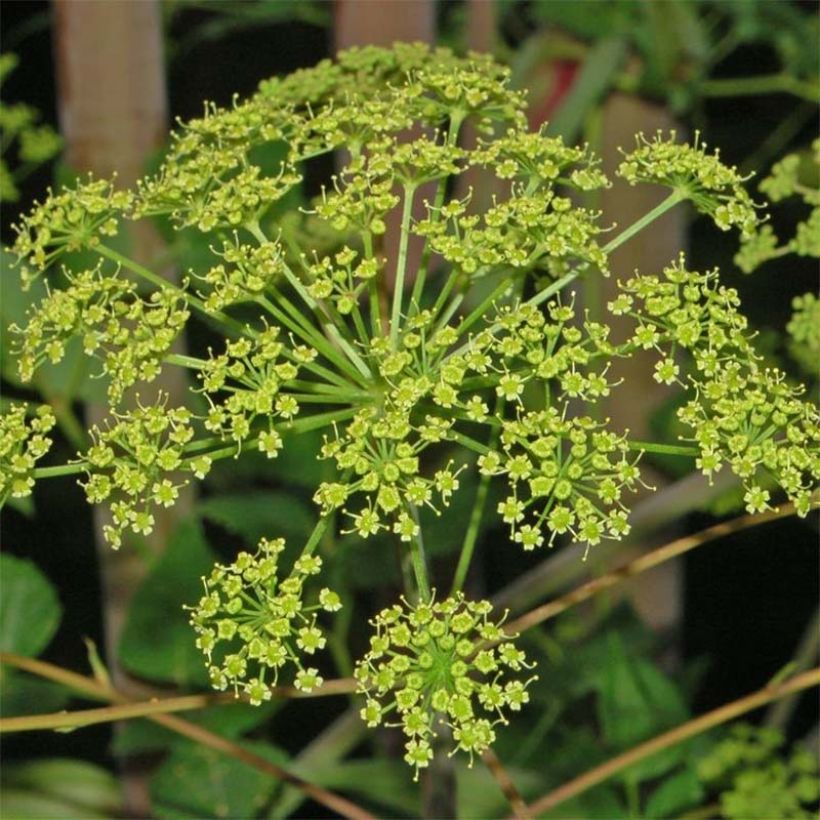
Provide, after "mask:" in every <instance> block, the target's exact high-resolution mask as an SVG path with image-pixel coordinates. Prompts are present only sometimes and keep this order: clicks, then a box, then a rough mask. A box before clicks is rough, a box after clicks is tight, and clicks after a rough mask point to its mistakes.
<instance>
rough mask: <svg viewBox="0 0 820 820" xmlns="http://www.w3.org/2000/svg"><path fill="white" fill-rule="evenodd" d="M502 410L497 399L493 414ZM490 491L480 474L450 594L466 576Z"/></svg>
mask: <svg viewBox="0 0 820 820" xmlns="http://www.w3.org/2000/svg"><path fill="white" fill-rule="evenodd" d="M503 410H504V402H503V399H499V400H498V403H497V406H496V410H495V414H496V416H500V415H501V413H502V412H503ZM498 434H499V428H495V429H494V430H493V433H492V436H491V437H490V441H489V442H488V444H489V449H490V450H493V449H495V446H496V443H497V441H498ZM489 491H490V476H489V475H487V474H482V476H481V480H480V481H479V484H478V489H477V490H476V494H475V503H474V504H473V509H472V512H471V513H470V521H469V523H468V524H467V532H466V533H465V534H464V541H463V542H462V544H461V554H460V555H459V557H458V565H457V566H456V571H455V575H454V576H453V586H452V587H451V588H450V595H451V596H453V595H455V594H456V593H457V592H461V590H462V588H463V587H464V581H465V580H466V578H467V571H468V570H469V568H470V562H471V561H472V560H473V552H474V551H475V545H476V542H477V541H478V531H479V528H480V527H481V519H482V517H483V515H484V508H485V507H486V505H487V495H488V494H489Z"/></svg>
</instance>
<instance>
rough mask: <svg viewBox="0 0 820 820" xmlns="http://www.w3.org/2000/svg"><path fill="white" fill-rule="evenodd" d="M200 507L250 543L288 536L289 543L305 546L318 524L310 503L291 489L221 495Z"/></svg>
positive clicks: (213, 519) (218, 522)
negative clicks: (303, 500)
mask: <svg viewBox="0 0 820 820" xmlns="http://www.w3.org/2000/svg"><path fill="white" fill-rule="evenodd" d="M197 511H198V512H199V514H200V515H201V516H202V517H203V518H207V519H208V520H209V521H212V522H213V523H215V524H219V525H220V526H222V527H224V528H225V529H226V530H228V532H232V533H234V534H236V535H239V536H241V538H242V539H243V540H244V541H245V542H246V543H247V544H248V546H251V547H253V546H256V544H257V542H258V541H259V539H260V538H284V539H286V540H287V541H288V546H292V547H298V548H299V549H300V550H301V547H302V546H303V545H304V544H303V542H304V541H305V540H306V539H307V536H308V535H309V534H310V531H311V530H312V529H313V527H314V525H315V524H316V516H315V515H314V514H313V511H312V510H309V509H308V507H307V505H306V504H304V503H303V502H302V501H300V500H299V499H298V498H295V497H294V496H292V495H289V494H287V493H280V492H274V491H270V492H256V493H248V494H243V495H219V496H215V497H213V498H207V499H205V500H204V501H201V502H200V503H199V505H198V506H197Z"/></svg>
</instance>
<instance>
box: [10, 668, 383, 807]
mask: <svg viewBox="0 0 820 820" xmlns="http://www.w3.org/2000/svg"><path fill="white" fill-rule="evenodd" d="M0 663H5V664H8V665H10V666H16V667H17V668H19V669H23V670H25V671H27V672H31V673H33V674H35V675H39V676H40V677H44V678H47V679H49V680H53V681H56V682H58V683H62V684H64V685H65V686H68V687H70V688H71V689H74V690H75V691H78V692H82V693H83V694H84V695H87V696H89V697H91V698H93V699H95V700H97V699H99V700H107V701H110V702H112V703H115V704H117V705H118V706H121V707H129V706H131V707H133V706H135V705H136V704H134V703H133V702H132V701H130V700H129V699H128V698H126V697H124V696H123V695H121V694H120V693H119V692H117V691H116V690H115V689H112V688H111V687H109V686H106V685H105V684H103V683H100V682H99V681H96V680H94V679H93V678H88V677H85V676H83V675H78V674H77V673H76V672H72V671H70V670H68V669H62V668H60V667H58V666H55V665H53V664H50V663H47V662H45V661H39V660H37V659H35V658H25V657H23V656H21V655H15V654H13V653H11V652H2V653H0ZM331 683H333V684H334V688H335V689H337V690H338V691H334V692H333V694H337V693H338V692H339V691H352V689H350V688H348V687H351V686H352V687H353V688H355V682H354V681H345V682H344V683H345V687H339V684H340V683H341V681H332V682H331ZM287 688H288V689H289V688H290V687H287ZM322 688H323V687H322ZM317 691H318V690H317ZM314 694H315V693H314ZM193 697H195V698H197V697H198V698H202V697H211V698H212V697H213V696H193ZM216 697H217V698H218V697H219V696H218V695H217V696H216ZM169 700H173V701H179V700H183V699H181V698H172V699H169ZM140 705H141V706H143V707H144V706H146V704H140ZM201 705H205V704H201ZM190 708H197V707H190ZM89 711H94V712H100V711H104V710H99V709H95V710H89ZM134 716H136V715H134ZM139 716H140V717H145V718H147V719H148V720H151V721H153V722H154V723H159V724H160V725H161V726H165V727H166V728H167V729H171V731H174V732H176V733H177V734H180V735H183V736H184V737H187V738H189V739H190V740H193V741H196V742H197V743H201V744H203V745H204V746H209V747H210V748H212V749H215V750H217V751H220V752H223V753H224V754H227V755H229V756H230V757H233V758H234V759H236V760H239V761H241V762H242V763H246V764H247V765H249V766H252V767H253V768H255V769H258V770H259V771H261V772H263V773H264V774H267V775H269V776H270V777H273V778H275V779H276V780H281V781H282V782H283V783H288V784H289V785H291V786H295V787H296V788H297V789H299V790H300V791H301V792H303V793H304V794H305V795H307V796H308V797H310V798H312V799H313V800H315V801H316V802H317V803H321V804H322V805H323V806H326V807H327V808H329V809H331V810H332V811H335V812H337V813H339V814H341V815H342V816H343V817H347V818H352V820H372V818H373V815H371V814H370V813H368V812H367V811H365V810H364V809H363V808H361V807H360V806H357V805H356V804H355V803H352V802H351V801H349V800H347V799H346V798H344V797H341V796H340V795H338V794H335V793H334V792H331V791H329V790H327V789H324V788H322V787H321V786H316V785H314V784H312V783H309V782H308V781H306V780H303V779H302V778H301V777H299V776H298V775H295V774H293V773H292V772H289V771H288V770H287V769H283V768H282V767H281V766H277V765H276V764H274V763H271V762H270V761H268V760H266V759H265V758H264V757H261V756H260V755H257V754H255V753H253V752H251V751H249V750H248V749H245V748H243V747H242V746H240V745H239V744H237V743H234V742H233V741H231V740H228V739H227V738H224V737H222V736H221V735H218V734H215V733H214V732H211V731H209V730H208V729H205V728H204V727H202V726H199V725H197V724H195V723H191V722H190V721H187V720H184V719H183V718H180V717H177V716H176V715H169V714H161V713H156V712H145V711H143V713H142V714H141V715H139ZM37 717H38V716H36V715H34V716H31V718H37ZM10 720H19V719H15V718H7V719H5V721H4V723H5V724H6V725H8V721H10ZM42 728H45V727H42ZM48 728H52V727H48ZM17 731H21V730H20V729H18V730H17Z"/></svg>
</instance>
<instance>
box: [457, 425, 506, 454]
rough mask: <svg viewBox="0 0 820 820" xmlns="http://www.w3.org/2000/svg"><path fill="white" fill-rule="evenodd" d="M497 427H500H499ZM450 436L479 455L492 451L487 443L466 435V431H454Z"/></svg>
mask: <svg viewBox="0 0 820 820" xmlns="http://www.w3.org/2000/svg"><path fill="white" fill-rule="evenodd" d="M496 429H499V428H498V427H497V428H496ZM449 437H450V438H451V439H452V440H453V441H457V442H458V443H459V444H460V445H461V446H462V447H466V448H467V449H468V450H472V451H473V452H474V453H478V454H479V455H482V456H484V455H487V453H489V452H490V448H489V447H488V446H487V445H486V444H482V443H481V442H480V441H476V440H475V439H474V438H470V437H469V436H465V435H464V433H458V432H452V433H450V435H449Z"/></svg>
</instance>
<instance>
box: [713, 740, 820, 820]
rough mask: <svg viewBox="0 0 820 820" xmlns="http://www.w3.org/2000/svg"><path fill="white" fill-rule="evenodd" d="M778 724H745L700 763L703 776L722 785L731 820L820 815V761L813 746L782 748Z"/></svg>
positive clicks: (722, 802)
mask: <svg viewBox="0 0 820 820" xmlns="http://www.w3.org/2000/svg"><path fill="white" fill-rule="evenodd" d="M782 745H783V736H782V735H781V734H780V732H778V731H777V730H774V729H765V728H762V729H761V728H757V727H754V726H748V725H745V724H741V725H739V726H735V727H734V728H733V729H732V732H731V734H730V736H729V737H728V738H727V739H725V740H723V741H721V742H720V743H718V744H717V745H716V746H715V747H714V748H713V749H712V750H711V751H710V752H709V753H708V754H707V755H706V756H705V757H703V758H702V759H701V760H700V761H699V763H698V777H699V778H700V779H701V780H702V781H703V782H704V783H706V784H707V785H708V786H710V787H713V788H718V789H720V814H721V816H722V817H726V818H729V820H754V818H760V819H761V820H768V818H771V817H789V818H810V817H816V816H817V812H816V811H815V810H814V808H813V807H816V804H817V801H818V800H820V763H818V760H817V756H816V755H815V754H813V753H812V752H811V751H809V750H808V749H801V748H795V749H793V751H792V752H791V754H790V755H788V756H786V755H784V754H783V753H782V752H780V751H779V750H780V747H781V746H782Z"/></svg>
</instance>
